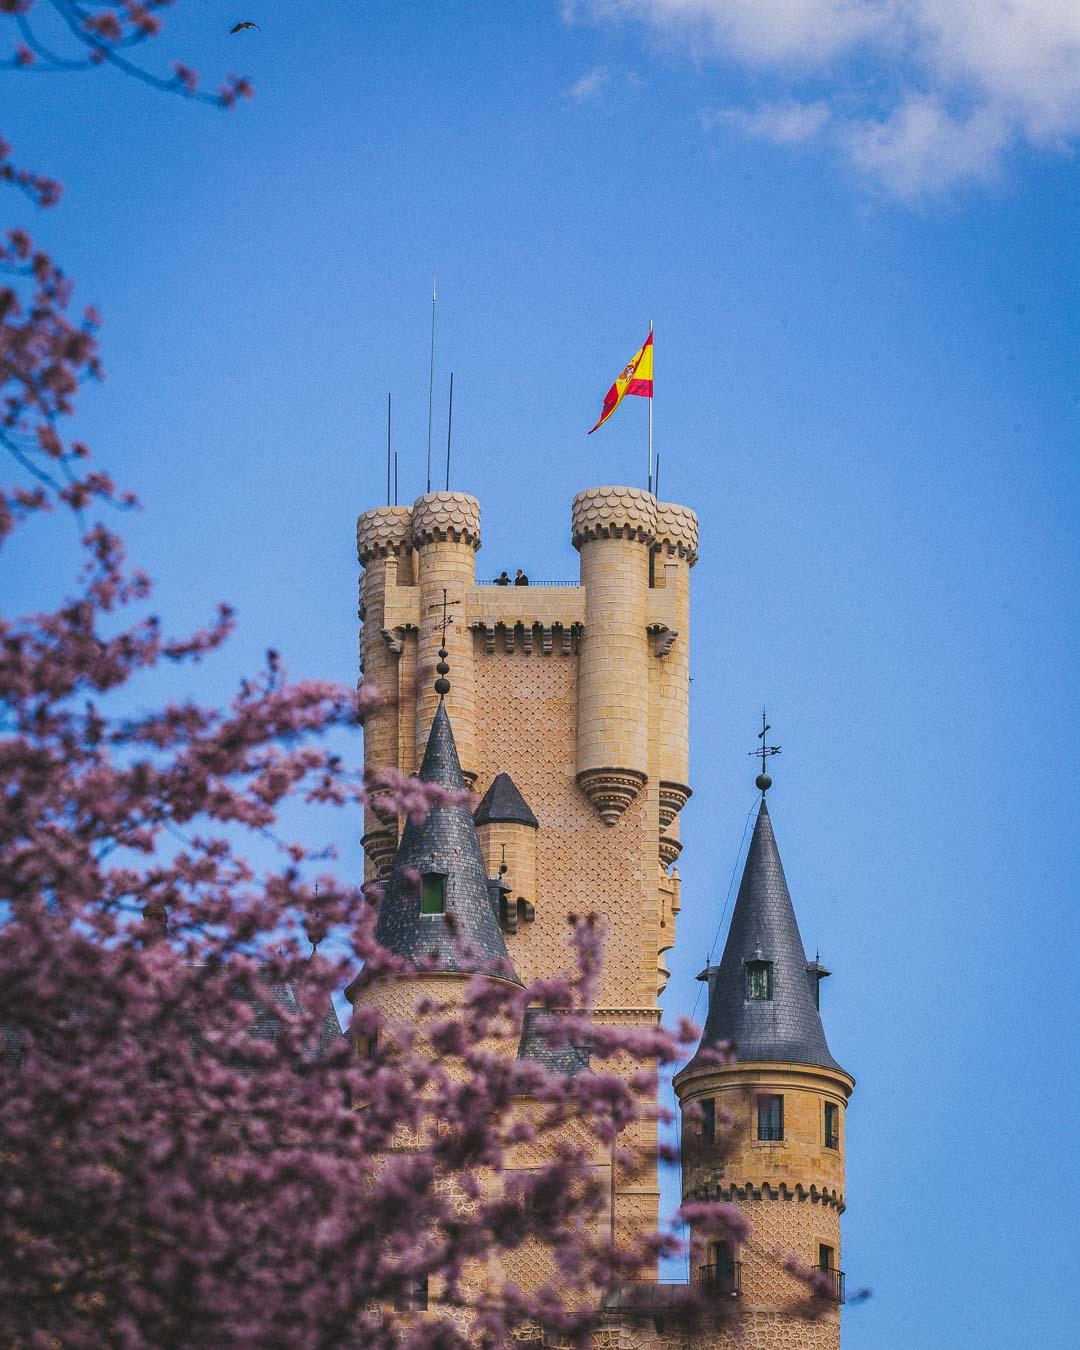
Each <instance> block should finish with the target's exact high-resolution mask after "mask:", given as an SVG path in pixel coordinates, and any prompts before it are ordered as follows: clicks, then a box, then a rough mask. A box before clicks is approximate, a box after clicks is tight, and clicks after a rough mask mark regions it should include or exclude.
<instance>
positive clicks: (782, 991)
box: [701, 796, 844, 1073]
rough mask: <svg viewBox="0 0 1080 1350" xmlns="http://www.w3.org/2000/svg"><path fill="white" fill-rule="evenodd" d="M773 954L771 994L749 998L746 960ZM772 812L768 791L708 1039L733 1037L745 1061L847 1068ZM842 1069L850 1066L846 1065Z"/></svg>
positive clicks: (712, 1003) (713, 995)
mask: <svg viewBox="0 0 1080 1350" xmlns="http://www.w3.org/2000/svg"><path fill="white" fill-rule="evenodd" d="M753 960H764V961H768V962H771V966H772V969H771V972H770V974H771V981H770V984H771V989H770V992H771V998H767V999H750V998H747V997H746V995H747V975H746V963H747V961H753ZM816 978H817V977H816V973H811V972H809V971H808V970H807V960H806V952H805V950H804V948H803V943H802V937H801V936H800V934H799V925H798V923H797V922H796V919H795V910H794V907H793V906H792V903H791V895H790V894H789V892H788V886H787V879H786V877H785V876H784V866H783V863H781V861H780V853H779V851H778V849H777V847H776V836H775V835H774V834H773V828H772V820H771V819H770V818H769V808H768V807H767V806H766V805H765V798H764V796H762V799H761V810H760V811H759V812H758V818H757V823H756V824H755V826H754V834H753V837H752V838H751V840H750V851H749V852H748V853H747V855H746V866H745V867H744V869H743V876H742V883H741V885H740V886H739V895H738V898H737V899H736V901H735V909H734V912H733V913H732V916H731V927H730V929H729V930H728V939H727V945H726V946H725V947H724V955H723V956H722V957H721V959H720V966H719V969H718V970H717V972H716V978H715V980H714V981H713V985H712V989H711V992H710V995H709V1013H708V1016H707V1018H706V1019H705V1030H704V1032H703V1033H702V1037H701V1044H702V1046H703V1047H705V1046H709V1045H715V1044H716V1042H717V1041H734V1042H735V1056H736V1059H737V1060H738V1061H739V1062H740V1063H745V1062H748V1061H758V1062H760V1061H780V1062H782V1063H791V1064H816V1065H820V1066H821V1067H822V1068H826V1069H840V1065H839V1064H837V1062H836V1060H835V1059H833V1057H832V1055H831V1054H830V1053H829V1047H828V1044H827V1042H826V1040H825V1030H824V1028H823V1027H822V1025H821V1015H820V1013H819V1012H818V1010H817V1002H816V998H815V991H814V984H815V982H816ZM840 1072H841V1073H842V1072H844V1071H843V1070H842V1069H840Z"/></svg>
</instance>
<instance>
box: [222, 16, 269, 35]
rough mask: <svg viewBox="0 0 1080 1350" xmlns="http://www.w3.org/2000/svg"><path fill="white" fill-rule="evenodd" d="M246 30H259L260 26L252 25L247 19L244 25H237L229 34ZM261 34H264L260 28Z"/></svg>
mask: <svg viewBox="0 0 1080 1350" xmlns="http://www.w3.org/2000/svg"><path fill="white" fill-rule="evenodd" d="M245 28H259V25H258V24H257V23H252V22H251V20H250V19H245V20H244V22H243V23H238V24H235V25H234V26H233V27H232V28H230V29H229V32H230V33H239V32H242V31H243V30H244V29H245ZM259 32H260V33H261V32H262V29H261V28H259Z"/></svg>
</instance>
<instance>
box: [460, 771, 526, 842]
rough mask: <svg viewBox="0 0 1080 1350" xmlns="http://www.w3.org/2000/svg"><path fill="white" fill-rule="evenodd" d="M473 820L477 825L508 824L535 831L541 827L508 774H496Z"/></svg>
mask: <svg viewBox="0 0 1080 1350" xmlns="http://www.w3.org/2000/svg"><path fill="white" fill-rule="evenodd" d="M473 819H474V820H475V821H476V823H477V825H493V824H496V823H499V824H501V823H503V822H506V823H508V824H511V825H531V826H532V827H533V829H534V830H535V829H539V827H540V822H539V821H538V820H537V819H536V817H535V816H534V815H533V813H532V811H531V810H530V809H529V804H528V802H526V800H525V798H524V797H523V796H522V795H521V793H520V792H519V791H518V789H517V784H516V783H515V782H514V780H513V779H512V778H511V777H510V775H509V774H508V773H500V774H496V776H495V780H494V782H493V783H492V784H491V786H490V787H489V788H488V790H487V791H486V792H485V793H484V795H483V797H482V798H481V801H480V805H479V806H478V807H477V808H476V811H475V812H474V814H473Z"/></svg>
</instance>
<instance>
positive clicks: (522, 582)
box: [514, 567, 529, 586]
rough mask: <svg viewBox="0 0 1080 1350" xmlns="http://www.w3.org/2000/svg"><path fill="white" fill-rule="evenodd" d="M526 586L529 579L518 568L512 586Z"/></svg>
mask: <svg viewBox="0 0 1080 1350" xmlns="http://www.w3.org/2000/svg"><path fill="white" fill-rule="evenodd" d="M528 584H529V578H528V577H527V576H526V575H525V573H524V572H523V571H522V570H521V568H520V567H519V568H518V570H517V576H515V577H514V585H515V586H527V585H528Z"/></svg>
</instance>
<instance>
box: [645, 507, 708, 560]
mask: <svg viewBox="0 0 1080 1350" xmlns="http://www.w3.org/2000/svg"><path fill="white" fill-rule="evenodd" d="M697 548H698V518H697V512H696V511H691V510H690V508H689V507H688V506H679V505H678V503H677V502H657V503H656V533H655V538H654V541H653V550H654V552H656V553H661V554H665V555H667V556H668V557H676V558H685V559H686V561H687V562H688V563H689V565H690V566H691V567H693V565H694V564H695V563H696V562H697V559H698V551H697Z"/></svg>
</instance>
